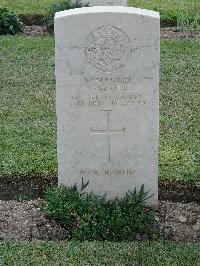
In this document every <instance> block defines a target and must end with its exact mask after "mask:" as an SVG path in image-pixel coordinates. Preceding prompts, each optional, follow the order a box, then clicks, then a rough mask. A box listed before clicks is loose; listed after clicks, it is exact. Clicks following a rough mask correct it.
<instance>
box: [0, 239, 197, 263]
mask: <svg viewBox="0 0 200 266" xmlns="http://www.w3.org/2000/svg"><path fill="white" fill-rule="evenodd" d="M199 264H200V244H198V243H196V244H194V243H193V244H192V243H182V244H179V243H170V242H166V243H163V242H141V243H138V242H133V243H114V242H95V241H94V242H82V243H80V242H74V241H71V242H45V241H42V242H40V241H38V242H1V243H0V265H2V266H8V265H10V266H11V265H16V266H23V265H24V266H25V265H41V266H42V265H48V266H51V265H52V266H56V265H59V266H61V265H76V266H78V265H80V266H84V265H91V266H92V265H94V266H98V265H99V266H100V265H101V266H102V265H115V266H123V265H124V266H125V265H132V266H134V265H137V266H149V265H159V266H162V265H165V266H171V265H173V266H176V265H177V266H191V265H193V266H197V265H199Z"/></svg>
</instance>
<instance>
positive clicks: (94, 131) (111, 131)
mask: <svg viewBox="0 0 200 266" xmlns="http://www.w3.org/2000/svg"><path fill="white" fill-rule="evenodd" d="M111 111H112V110H102V112H105V114H106V128H105V129H92V128H90V130H91V133H92V134H102V135H106V147H107V151H106V163H107V164H110V135H125V126H124V127H123V128H122V129H110V112H111Z"/></svg>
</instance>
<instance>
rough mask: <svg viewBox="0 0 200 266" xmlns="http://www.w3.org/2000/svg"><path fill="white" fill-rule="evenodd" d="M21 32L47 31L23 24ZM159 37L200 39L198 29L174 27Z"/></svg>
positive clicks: (29, 33)
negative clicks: (178, 28) (179, 29)
mask: <svg viewBox="0 0 200 266" xmlns="http://www.w3.org/2000/svg"><path fill="white" fill-rule="evenodd" d="M23 34H25V35H27V36H46V35H48V31H47V29H46V28H45V27H44V26H24V28H23ZM160 37H161V39H166V40H167V39H194V40H195V39H196V40H198V39H200V31H199V30H185V31H177V29H176V27H166V28H161V29H160Z"/></svg>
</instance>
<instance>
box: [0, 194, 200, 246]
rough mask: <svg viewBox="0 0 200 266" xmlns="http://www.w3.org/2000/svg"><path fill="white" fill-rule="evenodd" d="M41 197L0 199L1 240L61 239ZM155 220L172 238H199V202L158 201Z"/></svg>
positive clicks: (59, 227)
mask: <svg viewBox="0 0 200 266" xmlns="http://www.w3.org/2000/svg"><path fill="white" fill-rule="evenodd" d="M41 203H42V200H41V199H37V200H31V201H23V202H19V201H14V200H11V201H0V240H62V239H64V238H65V235H66V231H65V229H63V228H62V226H61V225H60V224H59V223H58V222H56V221H54V220H49V219H48V218H47V217H45V215H44V214H43V213H42V211H41V210H40V208H39V206H40V204H41ZM156 223H157V224H158V225H159V227H160V229H161V230H162V231H163V233H164V234H165V236H166V237H167V238H170V239H171V240H174V241H183V240H187V241H200V205H199V204H197V203H187V204H184V203H174V202H170V201H161V202H160V203H159V208H158V209H157V211H156Z"/></svg>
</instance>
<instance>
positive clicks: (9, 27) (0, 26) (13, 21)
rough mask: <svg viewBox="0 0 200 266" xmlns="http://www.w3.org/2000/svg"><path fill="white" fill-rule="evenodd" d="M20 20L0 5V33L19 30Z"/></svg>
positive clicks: (12, 32)
mask: <svg viewBox="0 0 200 266" xmlns="http://www.w3.org/2000/svg"><path fill="white" fill-rule="evenodd" d="M22 25H23V24H22V22H21V21H20V20H19V19H18V17H17V16H15V14H13V13H12V12H10V11H9V10H8V9H7V8H3V7H0V35H3V34H15V33H17V32H18V31H21V28H22Z"/></svg>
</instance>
